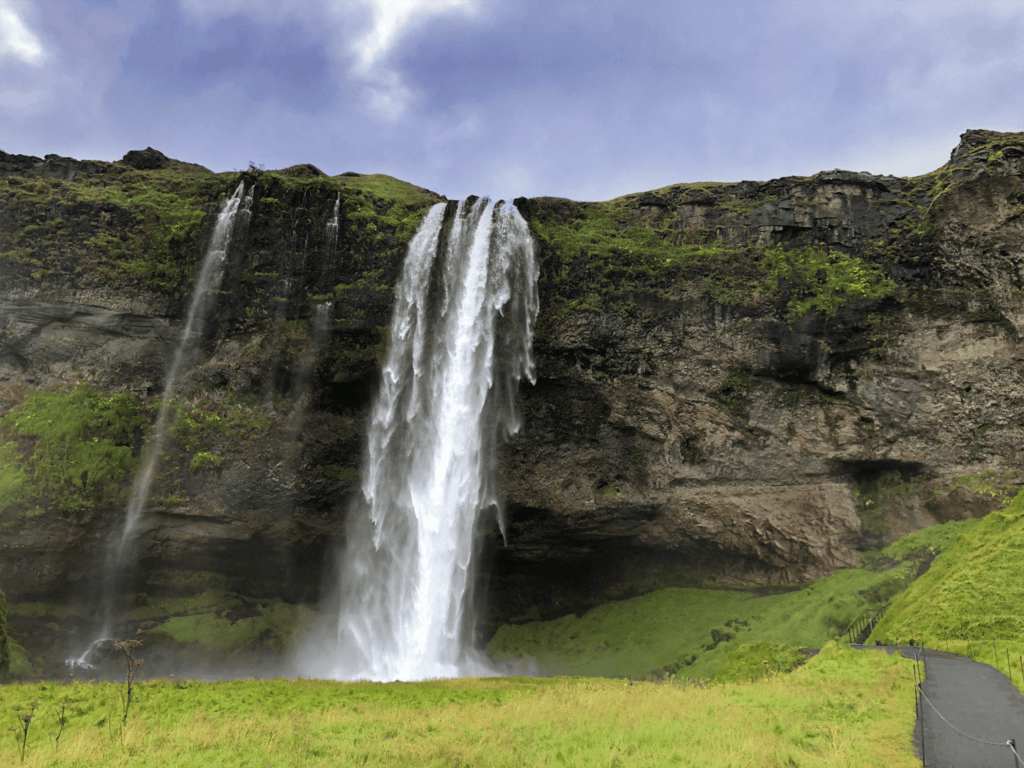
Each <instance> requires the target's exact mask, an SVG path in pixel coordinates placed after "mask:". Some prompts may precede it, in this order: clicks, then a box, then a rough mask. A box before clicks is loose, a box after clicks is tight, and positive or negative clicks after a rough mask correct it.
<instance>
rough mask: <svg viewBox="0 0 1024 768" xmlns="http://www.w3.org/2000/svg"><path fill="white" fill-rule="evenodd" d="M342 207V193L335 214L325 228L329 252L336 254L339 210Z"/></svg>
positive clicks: (337, 201)
mask: <svg viewBox="0 0 1024 768" xmlns="http://www.w3.org/2000/svg"><path fill="white" fill-rule="evenodd" d="M340 205H341V192H339V193H338V197H337V198H336V199H335V201H334V214H333V215H332V216H331V218H330V220H329V221H328V222H327V224H326V225H325V226H324V236H325V237H326V238H327V251H328V253H334V247H335V246H336V245H337V244H338V208H339V206H340Z"/></svg>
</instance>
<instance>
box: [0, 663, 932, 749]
mask: <svg viewBox="0 0 1024 768" xmlns="http://www.w3.org/2000/svg"><path fill="white" fill-rule="evenodd" d="M135 690H136V691H137V694H136V699H135V706H134V707H133V709H132V714H131V717H130V718H129V719H128V722H127V725H125V726H123V727H122V725H121V723H120V719H119V718H118V717H117V714H118V712H119V710H118V703H119V698H118V686H117V685H115V684H112V683H101V684H92V685H86V684H80V683H76V684H73V685H68V686H61V685H54V684H45V683H44V684H36V685H8V686H4V687H3V688H0V711H2V712H8V713H10V712H12V710H13V708H14V707H15V706H24V705H27V704H28V703H29V702H31V701H38V702H39V709H38V714H37V716H36V720H35V722H34V723H33V730H32V731H31V732H30V734H29V741H28V745H27V749H26V759H25V765H26V766H76V768H87V767H88V766H120V765H129V764H130V765H135V766H158V765H159V766H181V767H184V766H207V765H238V766H260V767H261V768H262V767H263V766H327V765H330V766H335V765H371V766H376V765H398V766H405V765H408V766H438V767H440V766H444V767H445V768H448V767H449V766H470V765H472V766H531V767H532V766H597V765H600V766H627V765H628V766H670V765H680V766H705V767H706V768H717V767H718V766H722V767H724V766H734V765H757V766H763V767H764V768H774V767H778V768H785V767H787V766H828V767H832V766H835V767H836V768H838V767H839V766H844V767H848V768H858V767H860V766H864V767H865V768H866V767H867V766H872V767H874V766H877V765H887V766H892V768H901V767H902V766H907V767H908V768H909V766H916V765H919V763H918V761H917V760H916V759H915V758H914V756H913V754H912V751H911V748H910V734H911V730H912V728H913V721H914V708H913V698H914V694H913V674H912V671H911V667H910V664H909V662H906V661H904V660H901V659H898V658H890V657H888V656H885V655H884V654H880V653H879V654H875V653H856V652H853V651H850V650H847V649H843V648H841V647H839V646H835V645H833V646H830V647H829V648H827V649H826V650H825V651H824V652H823V653H822V654H821V655H820V656H818V657H816V658H815V659H812V660H811V661H810V662H808V663H807V665H806V666H804V667H802V668H800V669H799V670H797V671H795V672H793V673H792V674H789V675H779V676H775V677H772V678H769V679H766V680H764V681H761V682H758V683H754V684H750V683H745V684H729V685H723V686H717V685H716V686H708V687H703V688H702V687H691V686H680V685H657V684H653V683H637V684H627V683H626V682H624V681H621V680H600V679H580V678H574V679H567V678H553V679H536V678H534V679H528V678H500V679H480V680H473V679H461V680H436V681H428V682H422V683H390V684H387V685H383V684H373V683H335V682H328V681H320V680H306V679H299V680H295V681H287V680H264V681H255V680H233V681H221V682H210V683H199V682H192V681H181V682H173V681H168V680H156V681H143V682H140V683H136V688H135ZM62 703H64V704H65V705H66V707H67V710H66V712H67V714H66V717H67V720H68V724H67V725H66V726H65V728H64V733H63V736H62V738H61V740H60V743H59V745H58V746H54V744H53V741H52V736H53V734H54V733H55V732H56V729H57V715H56V712H57V710H59V708H60V705H61V704H62ZM10 719H11V722H12V724H13V723H14V717H13V715H12V716H11V718H10ZM16 756H17V745H16V744H15V741H14V739H4V740H3V741H0V761H5V762H6V763H7V764H15V763H16V762H17V759H16Z"/></svg>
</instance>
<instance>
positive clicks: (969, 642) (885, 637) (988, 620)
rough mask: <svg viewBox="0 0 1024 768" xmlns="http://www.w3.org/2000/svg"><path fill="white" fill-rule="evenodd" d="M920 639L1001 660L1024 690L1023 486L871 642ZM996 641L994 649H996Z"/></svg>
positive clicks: (954, 549)
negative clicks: (1022, 661) (1023, 667)
mask: <svg viewBox="0 0 1024 768" xmlns="http://www.w3.org/2000/svg"><path fill="white" fill-rule="evenodd" d="M909 638H914V639H915V640H916V641H917V642H918V643H923V644H925V645H927V646H929V647H932V648H942V649H944V648H948V649H949V650H951V651H955V652H956V653H960V654H963V655H969V656H972V657H973V658H975V659H977V660H978V661H981V662H984V663H986V664H993V665H995V666H998V667H999V668H1000V669H1001V671H1002V672H1003V673H1004V674H1006V672H1007V664H1006V661H1007V659H1006V654H1007V652H1009V654H1010V659H1011V660H1012V661H1013V665H1014V667H1015V669H1014V670H1013V672H1012V674H1011V675H1010V677H1011V679H1012V680H1013V681H1014V683H1015V684H1016V685H1017V686H1018V687H1019V688H1020V689H1021V690H1022V692H1024V674H1022V673H1021V671H1020V667H1019V659H1020V657H1022V656H1024V492H1021V493H1019V494H1018V495H1017V497H1016V498H1015V499H1014V500H1013V501H1012V502H1011V503H1010V504H1009V506H1007V507H1006V508H1005V509H1002V510H1000V511H997V512H992V513H991V514H989V515H987V516H986V517H985V518H983V519H982V520H980V521H979V522H978V524H977V525H975V526H972V527H971V528H970V529H968V530H966V531H964V532H963V534H962V535H960V536H958V537H957V540H956V542H955V543H953V544H952V546H950V547H949V549H948V550H947V551H946V552H945V553H944V554H943V555H942V556H941V557H940V558H938V559H937V560H936V561H935V563H934V565H933V566H932V568H931V570H929V571H928V573H926V574H925V575H924V576H922V577H921V578H920V579H919V580H918V581H916V582H915V583H914V584H912V585H911V586H910V588H909V589H907V591H906V592H904V593H902V594H901V595H899V596H897V598H896V599H895V600H894V601H893V605H892V608H890V609H889V612H888V613H887V614H886V615H885V617H884V618H883V619H882V620H881V621H880V622H879V623H878V626H877V627H876V628H875V631H874V633H873V634H872V635H871V637H870V638H869V641H872V642H873V641H875V640H879V641H881V642H895V641H896V640H902V641H904V642H906V641H907V639H909ZM993 643H994V644H995V648H993Z"/></svg>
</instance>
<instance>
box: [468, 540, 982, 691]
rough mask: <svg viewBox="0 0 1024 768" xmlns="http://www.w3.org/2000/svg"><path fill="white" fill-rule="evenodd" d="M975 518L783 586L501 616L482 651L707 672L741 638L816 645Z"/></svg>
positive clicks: (672, 591) (567, 668)
mask: <svg viewBox="0 0 1024 768" xmlns="http://www.w3.org/2000/svg"><path fill="white" fill-rule="evenodd" d="M975 524H976V521H969V520H968V521H960V522H956V523H947V524H945V525H940V526H933V527H931V528H927V529H925V530H923V531H918V532H916V533H914V534H911V535H910V536H908V537H905V538H904V539H901V540H900V541H897V542H895V543H894V544H892V545H890V546H889V547H887V548H886V549H884V550H881V551H878V552H872V553H866V554H865V555H864V556H863V563H862V564H861V566H859V567H857V568H850V569H846V570H841V571H837V572H836V573H834V574H832V575H831V576H828V577H826V578H823V579H819V580H818V581H815V582H813V583H811V584H809V585H806V586H804V587H802V588H797V589H795V590H793V589H791V590H789V591H786V592H783V593H776V594H764V593H765V591H766V590H763V589H758V588H723V587H722V586H720V585H714V586H713V587H710V588H709V586H710V585H708V586H705V587H704V588H701V587H698V586H691V587H680V588H668V589H658V591H655V592H650V593H649V594H645V595H641V596H639V597H633V598H630V599H627V600H620V601H617V602H611V603H606V604H604V605H601V606H598V607H597V608H594V609H593V610H591V611H588V612H587V613H585V614H584V615H583V616H582V617H576V616H575V615H569V616H563V617H562V618H560V619H555V620H553V621H532V622H526V623H520V624H515V625H513V624H506V625H502V626H501V627H499V629H498V632H497V633H496V634H495V636H494V638H493V639H492V640H491V642H490V645H488V651H489V652H490V653H491V654H492V655H493V656H494V657H495V658H498V659H516V658H529V659H533V660H534V661H535V662H536V663H537V664H539V665H540V668H541V669H542V670H546V671H549V672H551V673H554V674H581V675H602V676H610V677H614V676H629V677H634V678H644V677H646V676H647V675H649V674H652V673H653V674H654V675H655V676H656V677H664V676H666V675H675V676H677V677H678V678H680V679H685V678H710V677H712V675H713V674H714V673H715V671H716V670H717V669H718V668H719V666H720V665H721V664H722V663H723V662H724V660H725V659H726V657H727V656H728V655H729V653H730V652H732V651H733V650H735V649H736V648H738V647H739V646H741V645H745V644H746V645H751V644H756V643H763V642H767V643H774V644H777V645H787V646H801V647H812V648H817V647H820V646H822V645H824V644H825V643H827V642H828V641H829V640H832V639H833V638H836V637H839V636H841V635H842V633H844V632H845V631H846V629H847V628H848V627H849V626H850V625H851V624H852V623H853V622H854V620H855V619H857V618H858V617H859V616H860V615H861V614H862V613H863V612H864V611H865V610H877V609H879V608H881V607H882V606H884V605H885V604H886V603H887V602H888V601H889V600H891V599H892V597H893V595H895V594H897V593H899V592H902V591H903V590H904V589H906V588H907V585H908V584H910V583H911V581H912V579H913V576H914V575H915V574H916V573H917V570H918V567H919V562H920V560H921V559H922V558H924V557H925V556H927V555H930V554H931V552H932V551H933V550H935V551H940V550H941V549H942V548H943V547H947V546H950V545H952V544H953V543H955V541H956V537H957V535H958V534H959V533H962V532H963V531H965V530H970V529H971V528H972V526H974V525H975ZM652 586H656V587H657V586H660V585H658V584H654V585H652ZM521 618H523V619H525V618H528V617H521Z"/></svg>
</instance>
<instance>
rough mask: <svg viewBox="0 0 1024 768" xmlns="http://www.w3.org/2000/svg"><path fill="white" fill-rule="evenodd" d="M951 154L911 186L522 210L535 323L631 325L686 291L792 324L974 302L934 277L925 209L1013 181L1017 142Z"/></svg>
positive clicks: (532, 203) (676, 191) (785, 185)
mask: <svg viewBox="0 0 1024 768" xmlns="http://www.w3.org/2000/svg"><path fill="white" fill-rule="evenodd" d="M954 154H955V157H954V159H951V160H950V162H948V163H946V164H945V165H943V166H942V167H941V168H938V169H936V170H935V171H932V172H931V173H928V174H923V175H921V176H917V177H913V178H896V177H892V176H872V175H870V174H866V173H855V172H850V171H838V170H837V171H823V172H821V173H818V174H815V175H813V176H809V177H797V176H792V177H785V178H781V179H774V180H771V181H767V182H751V181H745V182H739V183H715V182H699V183H690V184H675V185H670V186H667V187H663V188H661V189H657V190H652V191H649V192H642V193H632V194H627V195H623V196H621V197H617V198H614V199H612V200H608V201H604V202H592V203H578V202H573V201H570V200H564V199H560V198H537V199H533V200H526V201H521V205H520V207H521V209H522V210H523V213H524V215H525V216H526V217H527V219H528V220H529V222H530V224H531V227H532V228H533V230H534V231H535V232H536V233H537V235H538V236H539V238H540V240H541V241H542V244H543V247H542V254H543V258H542V279H543V281H544V282H543V284H542V287H543V288H544V289H546V290H543V291H542V293H543V294H544V296H543V300H544V303H545V304H546V305H547V307H546V309H547V317H546V318H543V319H544V320H547V321H548V326H550V324H551V323H552V322H557V321H558V319H559V318H560V317H565V316H567V315H568V314H571V313H576V312H580V311H600V312H607V311H614V312H617V313H619V314H623V315H627V316H633V315H635V316H637V317H642V314H643V313H642V310H640V309H638V307H637V303H636V299H637V297H638V296H641V295H649V296H651V295H653V296H658V297H661V298H663V299H673V298H679V297H680V296H682V295H684V294H685V293H686V292H687V291H690V292H691V295H694V292H703V293H704V294H706V295H708V296H709V297H710V298H711V299H712V300H713V301H715V302H717V303H719V304H723V305H734V306H743V307H747V308H749V309H752V310H754V311H757V312H758V313H761V314H768V315H770V316H771V315H773V316H776V317H778V318H780V319H786V320H789V321H793V320H796V319H798V318H800V317H803V316H805V315H807V314H808V313H812V312H818V313H820V314H821V315H822V316H824V317H825V318H829V317H831V316H833V315H834V314H835V313H836V312H837V311H838V310H839V309H840V308H841V307H842V306H845V305H847V304H851V303H854V302H860V301H865V300H867V301H871V302H875V303H878V302H881V301H883V300H886V299H895V300H898V301H907V300H911V299H920V298H921V296H922V295H923V293H928V292H929V291H931V292H932V293H934V292H936V291H938V290H939V289H940V288H942V289H947V288H956V287H960V288H964V289H966V290H971V291H974V290H976V289H979V288H984V287H985V286H983V285H981V284H979V283H978V282H977V280H976V279H975V280H970V279H968V278H965V277H964V276H962V275H959V274H957V273H955V272H954V271H952V270H947V271H945V272H944V269H943V268H944V266H945V265H944V264H942V263H941V257H940V255H939V250H938V247H937V245H936V240H937V235H938V234H939V230H941V227H942V224H943V217H944V215H945V214H944V212H943V211H941V210H940V209H939V208H938V207H937V206H936V202H937V201H939V200H941V199H943V197H944V196H946V195H948V193H949V192H950V191H951V190H953V189H955V188H956V187H957V185H958V184H962V183H966V182H968V181H970V180H974V179H978V178H981V177H983V176H986V175H991V176H999V175H1006V174H1013V173H1017V172H1018V171H1014V170H1012V168H1016V167H1017V166H1018V165H1019V160H1020V158H1021V157H1022V156H1024V133H997V132H991V131H973V132H968V134H965V138H964V140H963V141H962V143H961V145H960V146H959V147H958V148H957V150H956V152H955V153H954ZM1011 166H1012V168H1011ZM1008 266H1009V268H1010V271H1011V272H1012V266H1013V265H1012V264H1010V263H1009V262H1008ZM975 277H976V276H975ZM1019 282H1020V278H1018V285H1017V287H1018V288H1020V287H1021V286H1020V284H1019ZM901 287H902V288H903V289H904V290H902V291H901V290H900V288H901ZM541 330H542V332H543V331H544V330H546V328H545V326H544V323H543V322H542V328H541Z"/></svg>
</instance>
